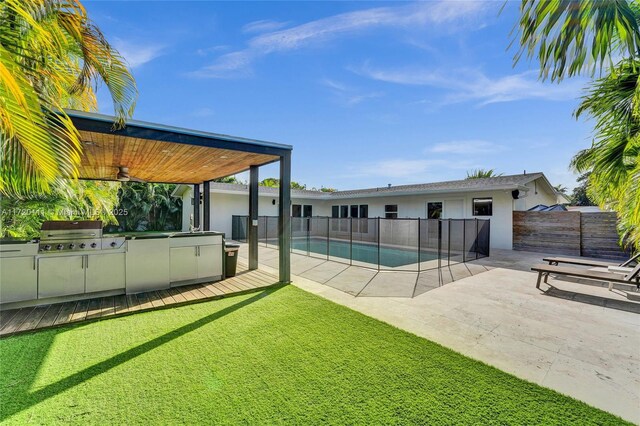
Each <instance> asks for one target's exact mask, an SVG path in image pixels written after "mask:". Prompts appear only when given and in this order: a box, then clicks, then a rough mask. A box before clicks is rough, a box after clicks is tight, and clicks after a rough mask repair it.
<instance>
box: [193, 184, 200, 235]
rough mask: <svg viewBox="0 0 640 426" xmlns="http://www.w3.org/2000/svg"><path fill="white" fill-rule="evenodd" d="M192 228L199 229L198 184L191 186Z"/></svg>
mask: <svg viewBox="0 0 640 426" xmlns="http://www.w3.org/2000/svg"><path fill="white" fill-rule="evenodd" d="M193 227H194V228H198V229H199V228H200V184H199V183H197V184H195V185H193Z"/></svg>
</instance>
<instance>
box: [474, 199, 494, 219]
mask: <svg viewBox="0 0 640 426" xmlns="http://www.w3.org/2000/svg"><path fill="white" fill-rule="evenodd" d="M476 201H484V202H487V201H488V202H489V204H488V206H489V212H488V213H487V214H480V213H478V212H477V211H476ZM471 214H472V216H479V217H487V216H488V217H491V216H493V197H478V198H475V197H474V198H473V199H472V200H471Z"/></svg>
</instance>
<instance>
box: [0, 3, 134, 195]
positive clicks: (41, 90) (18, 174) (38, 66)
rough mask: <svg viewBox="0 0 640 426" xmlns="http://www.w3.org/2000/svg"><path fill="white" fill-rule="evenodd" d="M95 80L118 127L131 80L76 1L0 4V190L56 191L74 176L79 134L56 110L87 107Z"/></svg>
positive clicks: (129, 99)
mask: <svg viewBox="0 0 640 426" xmlns="http://www.w3.org/2000/svg"><path fill="white" fill-rule="evenodd" d="M98 82H104V83H105V85H106V87H107V88H108V90H109V92H110V94H111V98H112V100H113V104H114V108H115V112H116V115H117V123H116V125H122V124H123V123H124V120H125V118H127V117H130V116H131V115H132V113H133V108H134V105H135V101H136V98H137V89H136V84H135V81H134V79H133V77H132V75H131V74H130V72H129V70H128V69H127V66H126V64H125V61H124V59H123V58H122V57H121V56H120V54H119V53H118V52H117V51H116V50H115V49H113V48H112V47H111V46H110V45H109V43H108V42H107V41H106V40H105V38H104V36H103V35H102V33H101V32H100V30H99V29H98V28H97V27H96V26H95V25H94V24H93V23H92V22H91V21H90V20H89V18H88V16H87V14H86V11H85V9H84V8H83V6H82V4H81V3H80V2H79V1H78V0H4V1H2V2H0V140H1V144H2V162H1V164H0V193H2V194H5V195H7V194H27V193H46V192H50V191H53V193H54V194H58V190H59V189H60V187H59V185H61V184H62V183H61V182H64V181H60V180H59V179H60V178H61V177H64V178H70V179H75V178H77V176H78V170H77V166H78V164H79V162H80V154H81V150H82V146H81V143H80V135H79V133H78V131H77V130H76V129H75V127H74V126H73V123H72V122H71V120H70V118H69V117H68V116H67V115H66V114H65V113H64V110H63V108H74V109H81V110H95V109H96V107H97V105H96V97H95V93H94V90H93V87H95V86H96V84H97V83H98ZM82 188H83V186H82V185H79V186H78V188H77V190H82ZM30 196H31V195H30Z"/></svg>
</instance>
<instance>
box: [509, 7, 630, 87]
mask: <svg viewBox="0 0 640 426" xmlns="http://www.w3.org/2000/svg"><path fill="white" fill-rule="evenodd" d="M639 7H640V6H639V5H638V4H637V3H636V2H635V1H634V2H628V1H627V0H606V1H581V0H580V1H579V0H569V1H558V0H522V2H521V3H520V21H519V23H518V25H517V26H516V27H515V28H514V34H515V37H514V39H513V41H512V43H514V42H518V43H519V45H520V49H519V50H518V52H517V53H516V55H515V57H514V62H518V61H519V60H520V59H521V58H522V56H526V57H527V58H534V57H537V58H538V62H539V63H540V77H541V78H542V79H547V78H549V79H550V80H551V81H556V80H562V79H563V78H565V77H571V76H574V75H578V74H581V73H583V72H585V71H586V72H588V73H590V75H592V76H593V75H595V73H596V72H599V73H602V72H605V71H607V70H608V68H609V67H611V66H612V65H613V63H614V59H613V58H615V57H618V56H621V57H634V56H637V55H638V49H639V48H640V32H639V31H638V9H639Z"/></svg>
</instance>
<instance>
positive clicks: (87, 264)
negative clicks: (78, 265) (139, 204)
mask: <svg viewBox="0 0 640 426" xmlns="http://www.w3.org/2000/svg"><path fill="white" fill-rule="evenodd" d="M86 257H87V263H86V265H85V268H87V269H89V255H87V256H86Z"/></svg>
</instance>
